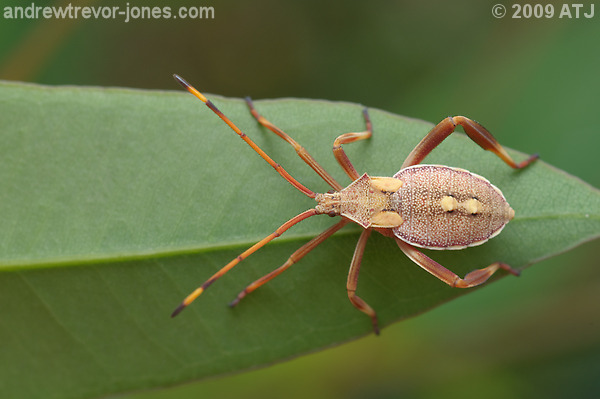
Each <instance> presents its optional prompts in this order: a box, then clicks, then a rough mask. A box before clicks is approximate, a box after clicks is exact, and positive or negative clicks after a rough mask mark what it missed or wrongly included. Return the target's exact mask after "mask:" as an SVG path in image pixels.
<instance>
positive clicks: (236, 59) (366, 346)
mask: <svg viewBox="0 0 600 399" xmlns="http://www.w3.org/2000/svg"><path fill="white" fill-rule="evenodd" d="M1 4H2V11H3V12H5V10H6V9H5V7H7V6H23V7H26V6H28V5H30V4H31V3H28V2H23V1H2V3H1ZM68 4H69V2H68V1H57V2H49V1H39V2H37V3H35V5H36V6H43V5H53V6H63V7H66V6H68ZM71 4H72V5H73V6H84V5H90V6H109V7H113V6H121V7H122V8H124V7H125V6H126V3H125V2H119V1H116V0H112V1H93V0H88V1H77V2H75V1H73V2H71ZM495 4H503V5H504V6H505V8H506V15H505V16H504V17H503V18H495V17H494V16H493V10H497V9H494V8H493V7H494V5H495ZM543 4H544V7H549V6H548V4H550V5H551V6H552V7H553V10H554V15H553V16H552V17H551V18H546V17H542V18H536V17H535V16H533V15H532V16H531V17H530V18H525V16H526V10H525V9H522V10H521V13H520V15H521V18H512V16H513V13H514V12H515V11H516V9H515V8H513V7H512V6H513V3H508V2H503V3H499V2H498V3H496V2H488V1H475V0H463V1H454V2H441V1H437V2H436V1H424V2H418V3H417V2H408V1H396V2H385V1H372V2H368V3H367V2H354V1H352V2H350V1H345V2H342V1H330V2H323V1H312V0H311V1H302V2H299V1H297V2H292V1H287V2H284V1H274V0H259V1H253V2H248V1H191V0H184V1H172V2H169V3H167V2H166V1H150V2H141V1H130V2H129V5H130V7H140V6H148V5H156V6H159V7H161V8H162V7H165V6H170V7H171V9H172V12H173V13H176V12H177V9H178V7H180V6H184V7H213V9H214V18H202V19H181V18H178V19H164V18H161V19H137V20H131V21H129V22H125V21H124V17H117V18H116V19H97V20H94V19H84V18H81V17H80V18H72V19H57V18H52V19H43V18H38V19H35V18H32V19H8V18H6V17H3V18H1V19H0V79H3V80H17V81H25V82H33V83H41V84H49V85H83V86H90V85H92V86H120V87H131V88H143V89H164V90H180V88H179V86H178V85H177V84H176V83H175V82H174V81H173V79H172V77H171V75H172V74H173V73H178V74H180V75H182V76H184V77H185V78H186V79H188V80H189V81H190V82H192V83H193V84H194V85H196V86H197V87H198V88H200V89H201V90H203V91H204V92H206V93H216V94H220V95H225V96H232V97H243V96H246V95H251V96H252V97H253V98H256V99H261V98H279V97H300V98H319V99H328V100H336V101H337V100H342V101H349V102H357V103H361V104H364V105H366V106H369V107H373V108H380V109H384V110H387V111H390V112H393V113H398V114H403V115H407V116H410V117H415V118H420V119H424V120H427V121H430V122H433V123H436V122H438V121H440V120H441V119H443V118H444V117H446V116H447V115H466V116H468V117H471V118H473V119H476V120H478V121H480V122H481V123H482V124H484V125H485V126H486V127H487V128H488V129H489V130H490V131H491V132H492V133H493V134H494V135H495V136H496V137H497V138H498V139H499V141H500V142H501V143H502V144H504V145H506V146H508V147H511V148H515V149H518V150H520V151H523V152H525V153H534V152H538V153H540V154H541V158H542V160H543V161H545V162H548V163H550V164H552V165H554V166H556V167H558V168H560V169H563V170H565V171H566V172H568V173H570V174H573V175H575V176H578V177H580V178H581V179H583V180H584V181H586V182H588V183H590V184H592V185H594V186H596V187H598V186H599V185H600V173H599V172H598V170H599V169H598V166H599V165H598V155H597V153H598V149H599V148H600V138H599V137H600V136H599V135H598V127H597V126H598V125H597V118H598V111H599V105H598V104H599V98H598V97H599V94H598V93H600V78H598V71H599V70H600V51H599V50H600V48H599V47H600V45H599V43H598V37H599V34H600V24H599V21H600V9H598V10H594V11H595V14H594V16H593V17H592V18H586V17H585V16H584V15H583V13H584V12H587V13H589V12H590V4H589V3H586V4H584V6H583V7H582V8H581V10H580V11H579V18H575V12H576V10H575V9H574V8H571V18H568V17H567V16H563V17H562V18H559V16H560V12H561V9H562V7H563V4H562V3H559V2H549V3H548V2H545V3H543ZM548 9H549V8H545V10H548ZM544 15H546V13H544ZM0 117H1V110H0ZM173 117H174V118H176V117H177V115H176V110H174V111H173ZM375 129H376V128H375ZM375 131H376V130H375ZM473 149H474V150H477V148H476V147H475V146H474V147H473ZM410 150H411V148H406V152H407V153H408V152H409V151H410ZM438 151H443V149H442V148H440V149H438ZM405 155H406V154H399V156H398V158H396V159H395V158H391V159H390V160H389V163H390V174H393V173H395V172H396V170H397V169H398V168H399V166H400V164H401V163H402V160H403V159H404V156H405ZM456 166H460V160H457V165H456ZM539 200H540V201H560V200H561V199H560V198H540V199H539ZM564 205H565V207H568V206H569V204H568V203H565V204H564ZM597 254H598V243H597V242H592V243H588V244H586V245H584V246H582V247H580V248H578V249H576V250H574V251H571V252H569V253H567V254H564V255H561V256H558V257H556V258H553V259H550V260H546V261H543V262H540V263H539V264H536V265H535V266H534V267H532V268H529V269H527V270H526V271H525V272H524V273H523V275H522V277H521V278H520V279H519V280H515V279H508V278H507V279H502V280H501V281H499V282H497V283H495V284H493V285H490V286H489V287H486V288H485V289H482V290H479V291H478V292H477V293H474V294H473V295H469V296H466V297H464V298H461V299H458V300H456V301H454V302H452V303H450V304H447V305H445V306H442V307H440V308H438V309H436V310H434V311H432V312H429V313H428V314H425V315H423V316H421V317H418V318H416V319H413V320H409V321H407V322H403V323H399V324H396V325H395V326H393V327H391V328H388V329H386V330H384V331H383V334H382V336H381V337H379V338H375V337H368V338H365V339H362V340H359V341H356V342H353V343H350V344H346V345H343V346H341V347H338V348H335V349H332V350H328V351H323V352H320V353H317V354H313V355H309V356H306V357H303V358H300V359H296V360H292V361H290V362H287V363H283V364H279V365H275V366H273V367H270V368H267V369H263V370H259V371H253V372H250V373H245V374H241V375H237V376H232V377H225V378H221V379H218V380H211V381H206V382H199V383H195V384H192V385H186V386H183V387H179V388H175V389H174V390H171V391H166V392H152V393H145V394H143V395H139V397H142V396H143V397H147V398H158V397H163V395H164V397H173V396H174V395H176V394H177V395H179V396H177V397H188V396H186V395H189V397H197V396H198V395H206V397H224V396H226V395H229V396H240V397H241V396H244V397H255V396H256V397H258V396H261V397H286V398H294V397H306V396H307V395H310V396H311V397H324V398H328V397H331V398H336V397H339V398H342V397H344V398H367V397H368V398H385V397H400V396H403V395H404V396H411V397H423V398H427V397H440V396H442V397H446V398H447V397H454V396H456V397H459V396H460V397H465V396H466V397H475V396H477V397H480V396H481V395H485V396H486V397H490V398H493V397H507V396H509V397H514V398H521V397H523V398H525V397H527V398H529V397H531V396H532V395H544V396H546V397H564V396H565V395H567V394H568V395H570V396H575V397H591V396H593V394H594V393H596V394H597V393H598V392H599V391H600V382H598V379H597V369H596V372H594V367H596V368H597V365H598V362H599V361H600V338H599V336H600V334H599V331H600V327H599V325H598V314H599V311H600V305H598V304H599V303H600V297H599V295H600V293H599V292H598V289H597V287H598V286H599V285H598V283H599V282H600V271H599V270H600V269H599V268H598V261H597ZM136 397H138V396H136Z"/></svg>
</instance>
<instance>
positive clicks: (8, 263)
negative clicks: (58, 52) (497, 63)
mask: <svg viewBox="0 0 600 399" xmlns="http://www.w3.org/2000/svg"><path fill="white" fill-rule="evenodd" d="M209 97H210V98H211V99H212V100H213V101H214V102H215V103H216V104H217V106H218V107H219V108H220V109H221V110H222V111H223V112H224V113H225V114H226V115H228V116H229V117H230V118H231V119H232V120H233V121H234V122H235V123H236V124H237V125H238V126H239V127H240V128H241V129H242V130H243V131H244V132H246V133H247V134H248V135H249V136H251V137H252V139H253V140H255V141H256V143H257V144H258V145H259V146H261V147H262V148H263V149H264V150H265V151H266V152H267V153H269V154H270V155H271V156H272V157H273V158H274V159H275V160H276V161H277V162H280V163H281V164H282V165H283V166H284V167H285V168H286V169H287V170H288V171H289V172H290V173H291V174H292V175H293V176H295V177H296V178H297V179H298V180H300V181H301V182H302V183H303V184H305V185H306V186H307V187H309V188H311V189H313V190H315V191H321V192H322V191H327V190H329V187H328V186H327V185H326V184H325V183H324V182H323V181H321V180H320V178H319V177H318V176H316V175H315V174H314V173H313V172H312V171H311V170H310V169H309V168H308V167H307V166H306V165H305V164H304V163H303V162H302V161H301V160H300V159H299V158H298V157H297V156H296V155H295V154H294V151H293V149H292V148H291V147H290V146H289V145H288V144H287V143H285V142H284V141H283V140H281V139H279V138H277V137H276V136H275V135H274V134H272V133H271V132H269V131H267V130H265V129H264V128H260V127H259V126H258V124H257V123H256V121H255V120H254V119H253V118H252V116H251V115H250V114H249V112H248V110H247V108H246V106H245V104H244V103H243V101H241V100H238V99H224V98H220V97H218V96H209ZM256 106H257V108H258V109H259V110H260V111H261V113H262V114H263V115H265V116H266V117H267V118H269V119H270V120H271V121H272V122H274V123H275V124H277V125H278V126H279V127H281V128H282V129H283V130H285V131H286V132H287V133H289V134H290V135H291V136H292V137H294V138H295V139H296V140H298V141H299V142H300V143H301V144H302V145H304V146H305V147H306V149H307V150H308V151H309V152H310V153H311V154H312V155H313V156H314V157H315V158H316V159H317V160H318V161H319V162H320V163H321V164H322V165H323V166H324V167H325V169H327V170H328V171H330V173H332V174H333V175H334V177H335V178H336V179H338V180H339V181H340V182H341V183H342V184H348V183H349V181H348V179H347V177H346V176H345V175H344V174H343V172H342V171H341V169H340V168H339V166H338V165H337V164H336V162H335V160H334V158H333V156H332V154H331V146H332V143H333V139H334V138H335V137H336V136H337V135H339V134H341V133H344V132H348V131H360V130H363V128H364V121H363V119H362V115H361V109H362V106H359V105H356V104H345V103H332V102H326V101H313V100H310V101H309V100H298V99H281V100H275V101H257V102H256ZM0 110H1V111H0V112H1V115H0V132H1V134H2V146H1V147H0V148H1V149H0V151H1V155H2V156H1V157H0V159H1V162H0V182H1V184H2V190H1V191H0V195H1V199H0V215H1V218H2V229H1V233H0V234H1V239H0V306H1V307H2V317H1V318H0V345H1V353H2V362H1V363H0V375H1V377H0V392H2V396H3V397H12V398H16V397H28V398H37V397H40V398H59V397H60V398H79V397H94V396H101V395H108V394H111V393H116V392H123V391H128V390H133V389H148V388H152V387H157V386H164V385H171V384H176V383H181V382H185V381H190V380H194V379H200V378H205V377H208V376H215V375H220V374H223V373H230V372H234V371H239V370H244V369H248V368H251V367H257V366H264V365H268V364H270V363H273V362H277V361H282V360H284V359H287V358H290V357H291V356H297V355H300V354H305V353H308V352H311V351H315V350H318V349H321V348H324V347H327V346H331V345H334V344H339V343H341V342H344V341H347V340H350V339H354V338H356V337H359V336H362V335H365V334H370V333H371V325H370V322H369V320H368V318H367V317H366V316H365V315H363V314H362V313H360V312H358V311H357V310H356V309H354V308H353V307H352V306H351V304H350V303H349V302H348V299H347V294H346V289H345V281H346V273H347V269H348V266H349V263H350V259H351V257H352V253H353V250H354V245H355V243H356V240H357V238H358V235H359V233H360V229H359V228H358V227H356V226H349V227H346V228H344V229H343V230H342V231H340V232H339V233H338V234H336V235H335V236H334V237H332V238H330V239H329V240H327V241H326V242H325V243H324V244H322V245H321V246H320V247H319V248H317V249H315V250H314V251H313V252H311V253H310V254H309V255H308V256H306V257H305V258H304V259H302V261H301V262H299V263H298V264H296V265H294V266H293V267H292V268H291V269H290V270H288V271H287V272H286V273H284V274H282V275H281V276H279V277H277V278H276V279H274V280H273V281H272V282H270V283H269V284H268V285H266V286H264V287H262V288H261V289H259V290H257V291H256V292H254V293H252V294H251V295H249V296H248V297H247V298H246V299H244V300H243V301H242V303H240V305H239V306H238V307H237V308H236V309H229V308H227V306H226V304H227V303H228V302H229V301H230V300H231V299H233V298H234V297H235V295H236V294H237V293H238V292H239V291H240V290H241V289H242V288H243V287H245V286H246V285H247V284H248V283H250V282H252V281H253V280H255V279H256V278H258V277H260V276H262V275H264V274H265V273H267V272H269V271H271V270H273V269H274V268H276V267H277V266H279V265H281V264H282V263H283V262H284V261H285V260H286V259H287V257H288V256H289V254H291V253H292V252H293V251H294V250H295V249H297V248H298V247H299V246H300V245H302V244H303V243H305V242H306V241H307V240H308V239H309V238H310V237H313V236H314V235H316V234H318V233H319V232H321V231H322V230H323V229H325V228H326V227H327V226H330V225H331V224H332V223H333V221H332V220H331V219H330V218H328V217H325V216H321V217H314V218H311V219H309V220H307V221H305V222H303V223H301V224H299V225H297V226H295V227H293V228H292V229H290V231H289V232H287V233H286V234H285V235H284V236H282V237H281V238H279V239H277V240H275V241H274V242H273V243H271V244H269V245H268V246H266V247H265V248H264V249H262V250H261V251H259V252H257V253H256V254H255V255H253V256H251V257H250V258H248V259H247V260H245V261H244V262H243V263H242V264H240V265H239V266H238V267H237V268H235V269H234V270H232V271H231V272H230V273H228V274H227V275H225V276H224V277H223V278H222V279H220V280H219V281H218V282H216V283H215V284H214V285H213V286H211V288H210V289H209V290H207V292H206V293H205V294H203V295H202V297H200V298H199V299H198V300H197V301H196V302H195V303H194V304H193V305H192V306H190V307H189V309H187V310H185V311H184V312H183V313H182V314H181V315H180V316H178V317H177V318H175V319H170V318H169V315H170V313H171V311H172V310H173V309H174V307H175V306H176V305H177V304H178V303H179V302H180V301H181V300H182V299H183V297H184V296H185V295H187V294H188V293H189V292H190V291H191V290H193V289H194V288H195V287H196V286H198V285H199V284H200V283H202V282H203V281H204V280H205V279H206V278H208V277H209V276H210V275H212V273H214V272H215V271H216V270H218V269H219V268H220V267H222V266H223V265H224V264H226V263H227V262H228V261H229V260H231V259H233V258H234V257H235V256H237V255H238V254H239V253H240V252H241V251H243V250H244V249H246V248H247V247H249V246H250V245H252V244H253V243H255V242H256V241H258V240H260V239H261V238H263V237H264V236H266V235H268V234H269V233H271V232H272V231H273V230H274V229H275V228H276V227H278V226H279V225H280V224H281V223H283V222H284V221H286V220H287V219H289V218H291V217H292V216H294V215H296V214H298V213H300V212H301V211H303V210H306V209H309V208H310V207H312V206H313V205H314V202H313V201H312V200H310V199H309V198H307V197H305V196H303V195H302V194H300V193H298V192H297V191H295V190H294V189H293V188H292V187H291V186H290V185H289V184H288V183H287V182H285V181H284V180H283V179H281V178H280V177H279V176H278V175H277V174H276V173H275V172H274V171H273V170H272V168H271V167H270V166H269V165H267V164H266V163H265V162H264V161H263V160H262V159H261V158H260V157H259V156H258V155H257V154H255V153H254V152H253V151H252V150H251V149H250V148H249V147H248V146H247V145H246V144H245V143H243V142H242V141H241V140H240V139H239V138H238V137H237V135H236V134H235V133H233V132H232V131H231V130H230V129H229V128H228V127H227V126H226V125H225V124H224V123H223V122H222V121H221V120H220V119H219V118H218V117H217V116H216V115H215V114H213V113H212V112H211V111H210V110H208V109H207V108H206V107H205V106H204V105H203V104H202V103H201V102H199V101H198V100H196V99H194V98H193V97H191V96H190V95H188V94H186V93H183V92H175V91H173V92H152V91H134V90H125V89H98V88H76V87H60V88H49V87H43V86H35V85H23V84H13V83H6V82H5V83H0ZM369 112H370V115H371V117H372V120H373V125H374V137H373V138H372V139H371V140H368V141H364V142H359V143H356V144H352V145H347V146H346V147H345V148H346V149H347V153H348V156H349V158H350V159H351V160H352V161H353V163H354V165H355V166H356V168H357V170H358V171H359V172H363V171H366V172H368V173H369V174H371V175H375V176H390V175H392V174H394V173H395V172H396V171H397V169H398V168H399V165H401V164H402V162H403V160H404V158H405V157H406V155H407V154H408V153H409V152H410V150H411V149H412V148H413V147H414V146H415V144H416V143H417V142H418V141H419V140H420V139H421V138H422V137H423V136H424V135H425V134H426V133H427V131H428V130H429V129H430V128H431V124H429V123H426V122H422V121H418V120H414V119H409V118H406V117H401V116H397V115H391V114H388V113H386V112H382V111H379V110H375V109H371V110H370V111H369ZM484 122H485V121H484ZM492 132H493V133H494V134H495V135H496V137H497V138H498V139H499V140H500V142H502V132H494V131H493V129H492ZM510 153H511V155H513V156H514V157H515V158H516V159H517V160H521V159H523V158H524V157H525V154H520V153H517V152H515V151H510ZM542 156H543V154H542ZM426 162H427V163H438V164H448V165H452V166H457V167H462V168H465V169H468V170H471V171H473V172H475V173H478V174H480V175H483V176H486V177H487V178H489V179H490V180H491V181H492V182H493V183H494V184H495V185H497V186H498V187H500V188H501V189H502V190H503V192H504V194H505V196H506V197H507V199H508V201H509V202H510V203H511V205H512V207H513V208H514V209H515V211H516V217H515V219H514V220H513V221H512V222H511V223H509V225H508V226H507V227H506V228H505V230H504V231H503V232H502V234H500V235H499V236H498V237H497V238H494V239H493V240H491V241H490V242H488V243H486V244H485V245H483V246H480V247H476V248H471V249H467V250H463V251H441V252H440V251H427V253H428V254H429V255H430V256H432V257H433V258H434V259H436V260H438V261H440V262H441V263H442V264H444V265H445V266H447V267H449V268H450V269H451V270H453V271H455V272H457V273H458V274H460V275H464V274H465V273H466V272H468V271H470V270H472V269H474V268H479V267H484V266H487V265H488V264H490V263H492V262H494V261H503V262H506V263H509V264H511V265H512V266H514V267H517V268H519V269H522V268H524V267H526V266H528V265H531V264H532V263H534V262H535V261H537V260H540V259H542V258H546V257H548V256H551V255H553V254H557V253H559V252H561V251H565V250H567V249H568V248H571V247H573V246H575V245H577V244H579V243H582V242H585V241H587V240H591V239H593V238H595V237H597V236H598V235H599V232H600V195H599V192H598V190H596V189H594V188H593V187H590V186H589V185H587V184H585V183H583V182H582V181H580V180H579V179H577V178H575V177H572V176H569V175H567V174H566V173H564V172H561V171H559V170H556V169H555V168H553V167H551V166H549V165H547V164H545V163H544V162H543V161H538V162H537V163H536V164H534V165H532V166H531V167H530V168H528V169H526V170H522V171H513V170H512V169H510V168H509V167H508V166H506V165H505V164H504V163H503V162H502V161H500V160H499V159H497V158H496V157H495V156H494V155H493V154H491V153H489V152H484V151H482V150H481V149H480V148H479V147H478V146H477V145H476V144H474V143H472V142H471V141H470V140H469V139H468V138H466V137H465V136H464V135H462V134H456V135H452V136H451V137H449V138H448V139H447V140H446V141H445V142H444V143H443V144H442V145H441V146H440V147H439V148H438V149H436V150H435V151H434V152H433V153H432V154H431V155H430V156H429V157H428V158H427V159H426ZM500 275H501V274H500V273H499V276H500ZM510 278H512V277H510ZM521 278H527V275H526V274H525V275H524V276H523V277H521ZM468 292H473V290H472V289H471V290H460V289H452V288H450V287H448V286H446V285H445V284H443V283H442V282H440V281H438V280H437V279H435V278H434V277H432V276H430V275H429V274H428V273H425V272H424V271H423V270H421V269H420V268H419V267H417V266H416V265H414V264H413V263H412V262H411V261H410V260H408V259H407V258H406V257H405V256H404V255H403V254H402V252H401V251H400V250H399V249H398V248H397V247H396V245H395V243H394V242H393V240H390V239H389V238H385V237H382V236H380V235H373V236H372V238H371V239H370V241H369V243H368V245H367V250H366V253H365V256H364V259H363V267H362V272H361V278H360V281H359V294H360V295H361V297H362V298H364V299H365V300H366V301H367V302H368V303H369V304H370V305H371V306H372V307H373V308H374V309H376V311H377V312H378V315H379V317H380V321H381V324H382V325H383V326H385V325H388V324H390V323H392V322H394V321H397V320H401V319H404V318H407V317H411V316H414V315H417V314H419V313H422V312H425V311H427V310H428V309H431V308H432V307H435V306H437V305H439V304H441V303H443V302H445V301H448V300H450V299H452V298H455V297H457V296H460V295H464V294H466V293H468ZM382 333H383V334H385V329H384V330H383V332H382Z"/></svg>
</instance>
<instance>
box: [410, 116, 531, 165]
mask: <svg viewBox="0 0 600 399" xmlns="http://www.w3.org/2000/svg"><path fill="white" fill-rule="evenodd" d="M457 125H460V126H462V127H463V129H464V130H465V133H467V135H468V136H469V138H470V139H471V140H473V141H474V142H476V143H477V144H478V145H479V146H480V147H481V148H483V149H484V150H488V151H492V152H493V153H494V154H496V155H497V156H499V157H500V158H501V159H502V160H503V161H504V162H506V164H507V165H509V166H510V167H511V168H515V169H521V168H524V167H525V166H527V165H529V164H530V163H531V162H533V161H534V160H536V159H537V158H538V157H539V156H538V154H534V155H531V156H530V157H529V158H527V159H526V160H524V161H522V162H519V163H516V162H515V161H513V159H512V158H511V157H510V155H508V153H507V152H506V150H504V148H503V147H502V146H501V145H500V143H498V141H497V140H496V139H495V138H494V136H492V134H491V133H490V132H488V131H487V129H486V128H484V127H483V126H481V125H480V124H479V123H477V122H475V121H473V120H471V119H469V118H466V117H464V116H449V117H447V118H446V119H444V120H443V121H441V122H440V123H438V124H437V125H436V126H435V127H434V128H433V129H431V131H430V132H429V133H428V134H427V136H425V137H424V138H423V140H421V142H420V143H419V144H417V146H416V147H415V148H414V149H413V150H412V151H411V153H410V154H408V157H407V158H406V160H405V161H404V163H403V164H402V168H406V167H408V166H412V165H417V164H419V163H421V161H423V159H424V158H425V157H426V156H427V155H428V154H429V153H430V152H431V151H432V150H433V149H434V148H435V147H437V146H438V145H439V144H440V143H441V142H442V141H443V140H444V139H445V138H446V137H448V136H449V135H450V134H452V132H454V129H455V128H456V126H457Z"/></svg>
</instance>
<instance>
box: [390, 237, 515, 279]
mask: <svg viewBox="0 0 600 399" xmlns="http://www.w3.org/2000/svg"><path fill="white" fill-rule="evenodd" d="M394 238H395V239H396V243H397V244H398V246H399V247H400V249H401V250H402V252H404V253H405V254H406V256H408V257H409V258H410V259H411V260H412V261H413V262H415V263H416V264H417V265H419V266H421V267H422V268H423V269H425V270H426V271H428V272H429V273H431V274H433V275H434V276H435V277H437V278H439V279H440V280H442V281H443V282H444V283H446V284H448V285H450V286H451V287H457V288H471V287H474V286H476V285H479V284H483V283H485V282H486V281H487V279H488V278H490V277H491V276H492V274H494V273H495V272H496V271H497V270H498V269H504V270H506V271H507V272H509V273H511V274H513V275H515V276H518V275H519V271H518V270H515V269H513V268H512V267H510V266H509V265H507V264H505V263H500V262H496V263H492V264H491V265H489V266H488V267H485V268H483V269H476V270H473V271H472V272H470V273H468V274H467V275H466V276H465V278H464V279H462V278H460V277H458V276H457V275H456V274H455V273H453V272H451V271H450V270H448V269H446V268H445V267H444V266H442V265H440V264H439V263H437V262H436V261H434V260H433V259H431V258H430V257H428V256H427V255H425V254H424V253H423V252H421V251H419V250H418V249H417V248H415V247H413V246H412V245H410V244H408V243H405V242H404V241H402V240H400V239H399V238H396V237H394Z"/></svg>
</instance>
